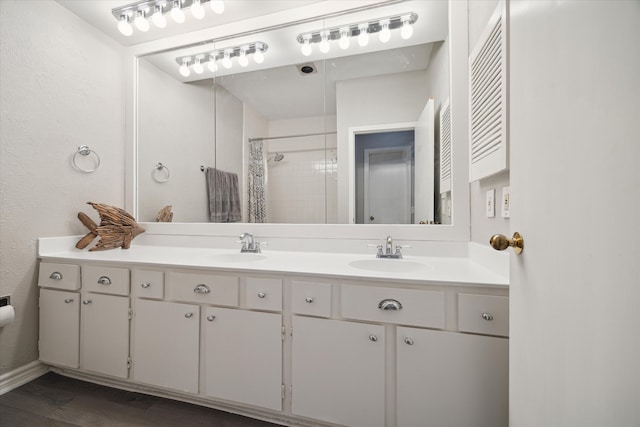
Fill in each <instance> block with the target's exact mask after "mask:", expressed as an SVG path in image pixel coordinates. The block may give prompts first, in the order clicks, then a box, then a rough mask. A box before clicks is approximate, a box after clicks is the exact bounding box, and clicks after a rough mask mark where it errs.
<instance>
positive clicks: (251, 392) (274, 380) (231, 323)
mask: <svg viewBox="0 0 640 427" xmlns="http://www.w3.org/2000/svg"><path fill="white" fill-rule="evenodd" d="M205 319H206V320H205V322H204V340H205V343H204V345H205V360H204V366H205V377H206V378H205V384H204V387H205V394H206V395H207V396H211V397H216V398H219V399H225V400H231V401H235V402H241V403H246V404H248V405H255V406H261V407H263V408H269V409H273V410H276V411H280V410H282V396H281V394H282V331H281V327H282V315H281V314H280V313H278V314H276V313H261V312H257V311H246V310H237V309H229V308H218V307H207V308H206V309H205Z"/></svg>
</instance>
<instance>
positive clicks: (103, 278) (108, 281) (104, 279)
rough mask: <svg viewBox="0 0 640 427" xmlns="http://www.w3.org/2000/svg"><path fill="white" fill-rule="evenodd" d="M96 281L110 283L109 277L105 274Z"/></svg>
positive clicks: (103, 283)
mask: <svg viewBox="0 0 640 427" xmlns="http://www.w3.org/2000/svg"><path fill="white" fill-rule="evenodd" d="M98 283H99V284H101V285H110V284H111V279H109V278H108V277H107V276H101V277H100V278H99V279H98Z"/></svg>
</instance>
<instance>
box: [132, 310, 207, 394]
mask: <svg viewBox="0 0 640 427" xmlns="http://www.w3.org/2000/svg"><path fill="white" fill-rule="evenodd" d="M134 316H135V319H134V327H133V379H134V380H136V381H140V382H142V383H146V384H152V385H156V386H159V387H163V388H167V389H173V390H178V391H181V392H187V393H198V372H199V366H198V363H199V360H200V358H199V349H200V320H199V319H200V306H198V305H195V304H182V303H174V302H166V301H153V300H146V299H138V300H136V302H135V310H134Z"/></svg>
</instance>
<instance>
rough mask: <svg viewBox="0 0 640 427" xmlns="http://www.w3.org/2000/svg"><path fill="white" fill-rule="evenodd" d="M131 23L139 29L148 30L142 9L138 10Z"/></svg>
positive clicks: (147, 22) (147, 23)
mask: <svg viewBox="0 0 640 427" xmlns="http://www.w3.org/2000/svg"><path fill="white" fill-rule="evenodd" d="M133 23H134V24H135V26H136V28H137V29H139V30H140V31H149V21H147V19H146V18H145V17H144V10H139V11H138V15H137V16H136V19H135V20H134V21H133Z"/></svg>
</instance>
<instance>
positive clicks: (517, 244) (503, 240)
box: [489, 231, 524, 255]
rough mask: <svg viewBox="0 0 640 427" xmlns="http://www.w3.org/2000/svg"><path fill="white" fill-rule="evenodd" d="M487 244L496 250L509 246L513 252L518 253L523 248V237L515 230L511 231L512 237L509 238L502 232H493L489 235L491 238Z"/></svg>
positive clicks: (502, 249)
mask: <svg viewBox="0 0 640 427" xmlns="http://www.w3.org/2000/svg"><path fill="white" fill-rule="evenodd" d="M489 244H490V245H491V247H492V248H493V249H495V250H497V251H504V250H505V249H507V248H508V247H509V246H511V247H512V248H513V250H514V252H515V253H516V254H518V255H520V254H521V253H522V251H523V250H524V239H523V238H522V236H521V235H520V233H518V232H517V231H516V232H515V233H513V238H512V239H509V238H508V237H507V236H505V235H503V234H494V235H493V236H491V239H489Z"/></svg>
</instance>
